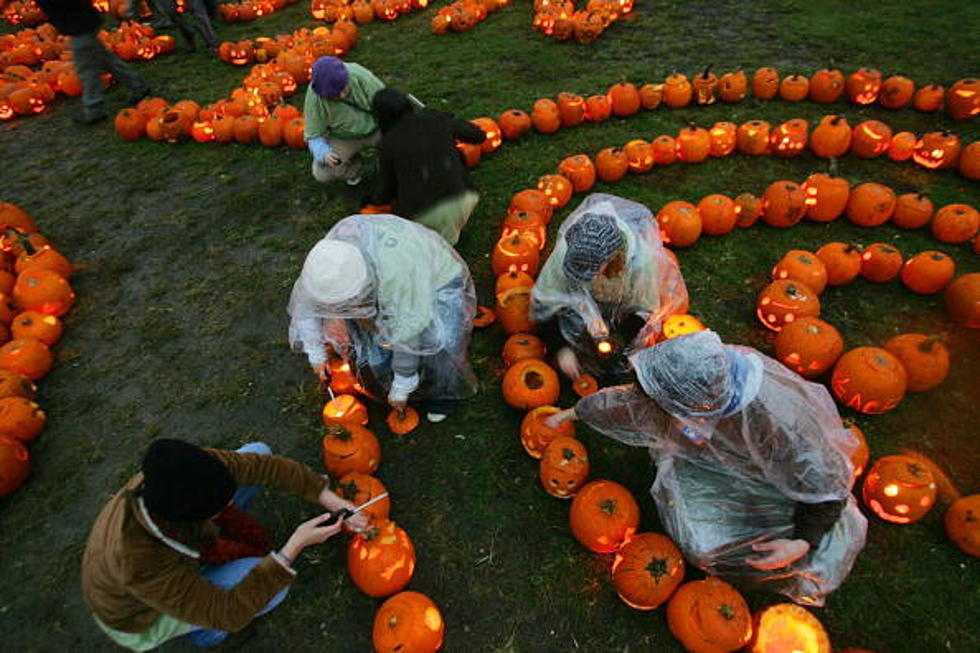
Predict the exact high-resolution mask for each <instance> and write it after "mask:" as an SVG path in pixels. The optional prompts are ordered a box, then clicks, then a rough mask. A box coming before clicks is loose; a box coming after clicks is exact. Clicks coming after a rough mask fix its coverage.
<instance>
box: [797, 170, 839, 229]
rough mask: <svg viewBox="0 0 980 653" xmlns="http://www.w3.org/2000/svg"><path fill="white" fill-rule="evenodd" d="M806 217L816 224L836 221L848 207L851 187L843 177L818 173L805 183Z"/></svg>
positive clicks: (804, 201)
mask: <svg viewBox="0 0 980 653" xmlns="http://www.w3.org/2000/svg"><path fill="white" fill-rule="evenodd" d="M803 194H804V196H805V199H804V200H803V203H804V205H805V206H806V217H807V219H808V220H812V221H814V222H830V221H832V220H836V219H837V217H838V216H840V214H841V213H843V212H844V209H845V208H846V207H847V200H848V199H849V198H850V196H851V185H850V184H849V183H848V182H847V180H846V179H844V178H843V177H832V176H830V175H827V174H824V173H822V172H817V173H814V174H812V175H810V176H809V177H807V178H806V181H804V182H803Z"/></svg>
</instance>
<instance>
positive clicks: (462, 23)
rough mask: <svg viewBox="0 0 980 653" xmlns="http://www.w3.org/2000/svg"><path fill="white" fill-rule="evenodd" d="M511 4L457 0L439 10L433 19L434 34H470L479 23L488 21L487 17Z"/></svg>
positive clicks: (497, 0)
mask: <svg viewBox="0 0 980 653" xmlns="http://www.w3.org/2000/svg"><path fill="white" fill-rule="evenodd" d="M509 4H510V0H456V2H454V3H452V4H451V5H448V6H446V7H442V8H441V9H439V11H438V12H437V13H436V15H435V16H434V17H433V18H432V23H431V25H432V33H433V34H446V33H447V32H468V31H470V30H471V29H473V28H474V27H476V25H477V23H481V22H483V21H484V20H486V19H487V16H489V15H490V14H492V13H493V12H495V11H497V10H498V9H503V8H504V7H506V6H507V5H509Z"/></svg>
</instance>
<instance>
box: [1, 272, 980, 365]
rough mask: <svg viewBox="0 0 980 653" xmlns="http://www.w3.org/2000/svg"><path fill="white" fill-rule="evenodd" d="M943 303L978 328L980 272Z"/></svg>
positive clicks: (958, 283)
mask: <svg viewBox="0 0 980 653" xmlns="http://www.w3.org/2000/svg"><path fill="white" fill-rule="evenodd" d="M943 305H944V306H945V307H946V313H947V314H948V315H949V317H950V319H952V320H953V322H956V323H957V324H960V325H962V326H965V327H968V328H970V329H980V272H971V273H970V274H964V275H963V276H961V277H958V278H956V279H954V280H953V282H952V283H951V284H949V285H948V286H946V291H945V292H944V293H943ZM0 351H2V350H0Z"/></svg>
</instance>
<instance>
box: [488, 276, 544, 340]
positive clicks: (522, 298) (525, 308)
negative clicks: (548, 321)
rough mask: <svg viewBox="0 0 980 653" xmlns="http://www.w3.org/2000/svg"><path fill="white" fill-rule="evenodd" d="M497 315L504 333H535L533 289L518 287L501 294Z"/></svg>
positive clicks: (498, 297)
mask: <svg viewBox="0 0 980 653" xmlns="http://www.w3.org/2000/svg"><path fill="white" fill-rule="evenodd" d="M495 313H496V315H497V317H498V318H500V326H501V327H503V329H504V333H507V334H514V333H522V332H527V331H534V329H535V323H534V321H533V320H532V319H531V288H530V287H517V288H511V289H509V290H505V291H504V292H502V293H499V294H498V295H497V310H496V311H495Z"/></svg>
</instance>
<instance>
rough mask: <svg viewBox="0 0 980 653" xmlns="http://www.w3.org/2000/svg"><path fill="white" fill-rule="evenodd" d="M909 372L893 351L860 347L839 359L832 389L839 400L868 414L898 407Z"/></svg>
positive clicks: (876, 413)
mask: <svg viewBox="0 0 980 653" xmlns="http://www.w3.org/2000/svg"><path fill="white" fill-rule="evenodd" d="M907 387H908V375H907V373H906V372H905V368H904V367H903V366H902V363H901V362H900V361H899V360H898V358H896V357H895V356H894V355H893V354H892V353H891V352H889V351H887V350H885V349H882V348H880V347H857V348H855V349H852V350H850V351H849V352H847V353H846V354H844V355H843V356H841V357H840V358H839V359H838V360H837V364H836V365H834V372H833V375H832V376H831V379H830V389H831V392H832V393H833V395H834V397H835V398H836V399H837V401H839V402H840V403H842V404H844V405H845V406H847V407H849V408H853V409H854V410H856V411H859V412H862V413H865V414H867V415H879V414H881V413H886V412H888V411H889V410H892V409H893V408H895V406H897V405H898V403H899V402H900V401H901V400H902V398H903V397H905V391H906V390H907Z"/></svg>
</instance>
